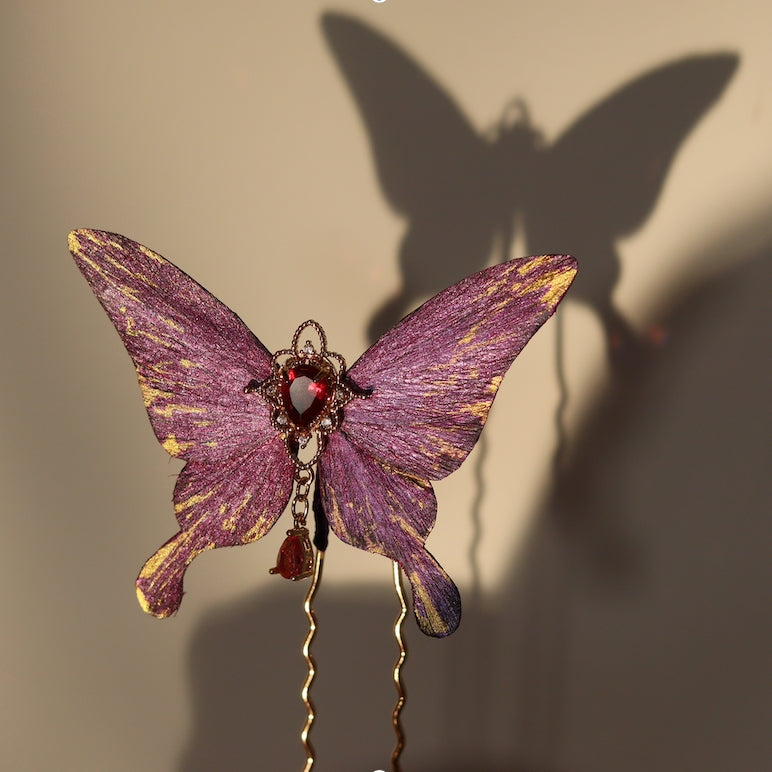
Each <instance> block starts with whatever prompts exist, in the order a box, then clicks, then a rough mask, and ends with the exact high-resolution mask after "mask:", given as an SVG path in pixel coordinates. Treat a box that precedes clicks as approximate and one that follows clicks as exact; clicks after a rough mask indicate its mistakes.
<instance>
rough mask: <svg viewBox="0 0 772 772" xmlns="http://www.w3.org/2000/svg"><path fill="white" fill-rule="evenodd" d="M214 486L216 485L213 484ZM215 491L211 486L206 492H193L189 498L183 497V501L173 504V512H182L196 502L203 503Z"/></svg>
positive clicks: (193, 505)
mask: <svg viewBox="0 0 772 772" xmlns="http://www.w3.org/2000/svg"><path fill="white" fill-rule="evenodd" d="M215 487H216V486H215ZM214 491H215V488H214V487H213V488H211V489H210V490H208V491H207V492H206V493H194V494H193V495H192V496H191V497H190V498H188V499H185V501H178V502H177V503H176V504H175V505H174V512H175V514H178V515H179V514H180V513H181V512H184V511H185V510H186V509H190V508H191V507H195V506H196V505H197V504H203V502H205V501H206V500H207V499H208V498H209V497H210V496H211V495H212V494H213V493H214Z"/></svg>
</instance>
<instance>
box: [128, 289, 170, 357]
mask: <svg viewBox="0 0 772 772" xmlns="http://www.w3.org/2000/svg"><path fill="white" fill-rule="evenodd" d="M132 299H133V300H137V299H136V298H132ZM126 334H127V335H129V336H130V337H132V338H136V337H138V336H140V335H142V336H144V337H145V338H147V339H148V340H152V341H153V343H157V344H158V345H159V346H163V347H164V348H171V347H172V343H171V341H168V340H164V339H163V338H159V337H158V336H157V335H153V333H152V332H148V331H147V330H142V329H139V328H137V327H136V322H135V321H134V317H133V316H127V317H126Z"/></svg>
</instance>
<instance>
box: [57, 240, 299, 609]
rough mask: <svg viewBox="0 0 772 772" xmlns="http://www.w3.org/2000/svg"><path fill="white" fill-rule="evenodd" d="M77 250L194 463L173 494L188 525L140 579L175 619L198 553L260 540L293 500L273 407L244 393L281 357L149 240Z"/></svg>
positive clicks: (166, 437)
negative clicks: (147, 244)
mask: <svg viewBox="0 0 772 772" xmlns="http://www.w3.org/2000/svg"><path fill="white" fill-rule="evenodd" d="M69 247H70V251H71V252H72V254H73V256H74V258H75V261H76V263H77V264H78V267H79V268H80V270H81V272H82V273H83V275H84V277H85V278H86V281H87V282H88V283H89V285H90V287H91V289H92V290H93V292H94V294H95V295H96V297H97V299H98V300H99V302H100V303H101V304H102V306H103V308H104V309H105V311H106V312H107V315H108V316H109V317H110V320H111V321H112V323H113V325H114V326H115V328H116V330H117V331H118V334H119V335H120V337H121V340H122V341H123V343H124V345H125V346H126V349H127V351H128V352H129V355H130V356H131V358H132V360H133V362H134V366H135V368H136V371H137V378H138V379H139V385H140V388H141V391H142V396H143V400H144V403H145V407H146V409H147V413H148V416H149V418H150V422H151V424H152V427H153V431H154V432H155V435H156V437H157V438H158V441H159V442H160V443H161V445H162V446H163V447H164V448H165V449H166V451H167V452H168V453H169V454H171V455H172V456H176V457H179V458H182V459H185V460H186V461H187V465H186V466H185V468H184V470H183V472H182V474H181V475H180V477H179V479H178V481H177V485H176V487H175V491H174V508H175V514H176V517H177V521H178V524H179V527H180V530H179V532H178V533H177V534H176V535H175V536H173V537H172V538H171V539H170V540H169V541H168V542H166V544H164V546H163V547H161V549H159V550H158V551H157V552H156V553H155V554H154V555H153V556H152V557H151V558H150V559H149V560H148V561H147V562H146V563H145V565H144V567H143V568H142V571H141V572H140V575H139V578H138V580H137V594H138V597H139V600H140V604H141V605H142V607H143V608H144V609H145V610H146V611H147V612H149V613H151V614H153V615H155V616H158V617H166V616H169V615H170V614H172V613H173V612H174V611H176V610H177V608H178V607H179V604H180V601H181V599H182V579H183V574H184V571H185V569H186V567H187V566H188V565H189V563H190V561H191V560H193V558H194V557H195V556H196V555H198V554H199V553H201V552H203V551H205V550H208V549H212V548H214V547H223V546H233V545H237V544H246V543H248V542H250V541H254V540H255V539H258V538H260V537H261V536H262V535H263V534H264V533H266V532H267V531H268V530H269V529H270V527H271V526H272V525H273V524H274V522H275V521H276V519H277V518H278V516H279V515H280V514H281V512H282V511H283V510H284V508H285V506H286V504H287V502H288V500H289V496H290V493H291V490H292V475H293V466H292V463H291V462H290V460H289V458H288V456H287V454H286V452H285V451H284V446H283V442H282V441H281V439H280V438H279V437H278V436H277V435H276V432H275V430H274V429H273V427H272V426H271V422H270V411H269V408H268V406H267V404H265V403H262V402H259V401H255V400H254V399H250V398H249V397H248V395H245V393H244V386H245V385H246V384H248V383H249V382H250V381H251V380H252V379H257V380H262V379H264V378H266V377H267V376H268V375H269V373H270V372H271V355H270V354H269V353H268V351H267V350H266V349H265V347H264V346H263V344H262V343H261V342H260V341H259V340H258V339H257V338H256V337H255V336H254V335H253V334H252V332H251V331H250V330H249V328H248V327H247V326H246V325H245V324H244V323H243V322H242V321H241V319H239V317H238V316H237V315H236V314H235V313H233V311H231V310H230V309H229V308H228V307H227V306H225V305H224V304H223V303H221V302H220V301H219V300H217V298H215V297H214V296H213V295H212V294H210V293H209V292H207V291H206V290H205V289H204V288H203V287H201V286H200V285H199V284H198V283H197V282H195V281H194V280H193V279H191V278H190V277H189V276H188V275H187V274H185V273H184V272H183V271H181V270H180V269H179V268H177V267H176V266H174V265H173V264H172V263H170V262H169V261H167V260H165V259H164V258H163V257H161V256H160V255H158V254H156V253H155V252H153V251H152V250H150V249H147V248H146V247H144V246H142V245H141V244H138V243H136V242H134V241H132V240H130V239H127V238H126V237H124V236H119V235H118V234H114V233H106V232H104V231H95V230H77V231H73V232H72V233H71V234H70V236H69Z"/></svg>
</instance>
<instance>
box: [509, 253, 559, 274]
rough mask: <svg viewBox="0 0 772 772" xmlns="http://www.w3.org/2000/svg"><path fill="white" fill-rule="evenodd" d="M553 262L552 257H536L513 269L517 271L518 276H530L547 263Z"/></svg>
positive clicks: (515, 265) (514, 266)
mask: <svg viewBox="0 0 772 772" xmlns="http://www.w3.org/2000/svg"><path fill="white" fill-rule="evenodd" d="M550 260H552V255H535V256H534V257H532V258H531V259H530V260H528V261H527V262H525V263H524V264H522V265H519V264H517V263H515V264H513V266H512V267H513V268H515V269H516V270H517V275H518V276H523V277H524V276H528V274H530V273H533V272H534V271H536V270H538V269H539V268H541V267H542V266H543V265H544V264H545V263H547V262H549V261H550Z"/></svg>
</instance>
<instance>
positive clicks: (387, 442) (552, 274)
mask: <svg viewBox="0 0 772 772" xmlns="http://www.w3.org/2000/svg"><path fill="white" fill-rule="evenodd" d="M575 274H576V261H575V260H574V258H573V257H570V256H568V255H542V256H539V257H529V258H523V259H520V260H511V261H509V262H507V263H503V264H501V265H496V266H493V267H492V268H488V269H486V270H485V271H481V272H480V273H477V274H474V275H472V276H470V277H469V278H467V279H465V280H464V281H462V282H460V283H458V284H455V285H453V286H452V287H450V288H448V289H446V290H445V291H443V292H440V293H439V295H435V297H433V298H432V299H431V300H429V301H427V302H426V303H424V305H422V306H421V307H420V308H418V309H417V310H416V311H414V312H413V313H412V314H410V315H409V316H407V317H405V319H403V320H402V321H401V322H400V323H399V324H398V325H397V326H396V327H394V328H393V329H391V330H390V331H389V332H387V333H386V334H385V335H383V337H381V338H380V339H379V340H378V341H377V342H376V343H375V344H374V345H373V346H372V347H371V348H370V349H368V350H367V351H366V352H365V353H364V354H363V355H362V356H361V357H360V359H359V360H358V361H357V362H356V363H355V364H354V366H353V367H352V368H351V369H350V370H349V372H348V375H349V377H350V378H351V379H352V380H353V381H354V382H355V383H356V384H357V386H359V387H360V388H363V389H367V390H370V391H371V395H370V396H369V397H368V398H367V399H361V400H354V401H353V402H351V403H349V405H348V406H347V407H346V411H345V418H344V423H343V425H342V427H341V431H343V432H344V433H345V434H346V436H347V437H348V438H349V439H350V440H351V442H352V443H354V444H355V445H356V446H358V447H359V448H361V449H363V450H365V451H367V452H368V453H369V454H370V455H372V456H373V457H375V458H376V459H377V460H378V461H380V462H381V463H382V464H386V465H387V466H391V467H394V468H396V469H397V470H400V471H402V472H404V473H407V474H409V475H413V476H416V477H419V478H422V479H425V480H426V479H429V480H438V479H441V478H442V477H445V475H447V474H449V473H450V472H452V471H453V470H454V469H456V468H457V467H458V466H459V464H461V462H462V461H463V460H464V459H465V458H466V456H467V455H468V454H469V451H470V450H471V449H472V447H473V446H474V444H475V443H476V442H477V438H478V436H479V434H480V431H481V430H482V427H483V425H484V424H485V420H486V418H487V416H488V410H489V409H490V406H491V403H492V402H493V398H494V397H495V396H496V391H497V390H498V387H499V384H500V382H501V379H502V378H503V376H504V374H505V373H506V372H507V370H508V369H509V366H510V365H511V364H512V361H513V360H514V358H515V357H516V356H517V355H518V353H519V352H520V350H521V349H522V348H523V346H525V344H526V343H527V342H528V340H529V339H530V338H531V336H532V335H533V334H534V333H535V332H536V330H537V329H538V328H539V327H540V326H541V325H542V324H543V323H544V322H545V321H546V320H547V319H548V318H549V317H550V316H551V315H552V313H553V312H554V311H555V308H556V307H557V305H558V303H559V302H560V300H561V298H562V297H563V295H564V294H565V292H566V290H567V289H568V287H569V286H570V284H571V282H572V280H573V278H574V275H575Z"/></svg>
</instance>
